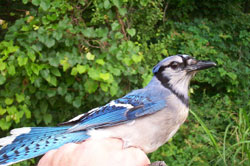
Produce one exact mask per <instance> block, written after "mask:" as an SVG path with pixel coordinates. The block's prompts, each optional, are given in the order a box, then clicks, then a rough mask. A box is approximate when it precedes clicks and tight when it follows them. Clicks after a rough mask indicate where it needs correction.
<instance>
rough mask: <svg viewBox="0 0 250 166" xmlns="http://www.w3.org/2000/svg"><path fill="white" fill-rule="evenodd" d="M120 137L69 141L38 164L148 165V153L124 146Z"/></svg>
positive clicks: (46, 165)
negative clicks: (77, 142)
mask: <svg viewBox="0 0 250 166" xmlns="http://www.w3.org/2000/svg"><path fill="white" fill-rule="evenodd" d="M122 146H123V142H122V140H120V139H114V138H105V139H89V140H86V141H84V142H82V143H79V144H76V143H69V144H66V145H64V146H62V147H60V148H59V149H55V150H51V151H49V152H48V153H46V154H45V155H44V156H43V157H42V159H41V160H40V161H39V163H38V166H64V165H67V166H100V165H101V166H111V165H112V166H113V165H114V166H116V165H119V166H146V165H149V164H150V161H149V159H148V157H147V155H146V154H145V153H144V152H143V151H142V150H140V149H138V148H135V147H130V148H123V147H122Z"/></svg>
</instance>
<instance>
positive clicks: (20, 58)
mask: <svg viewBox="0 0 250 166" xmlns="http://www.w3.org/2000/svg"><path fill="white" fill-rule="evenodd" d="M17 61H18V65H19V66H24V65H26V64H27V62H28V58H27V57H24V55H21V56H18V58H17Z"/></svg>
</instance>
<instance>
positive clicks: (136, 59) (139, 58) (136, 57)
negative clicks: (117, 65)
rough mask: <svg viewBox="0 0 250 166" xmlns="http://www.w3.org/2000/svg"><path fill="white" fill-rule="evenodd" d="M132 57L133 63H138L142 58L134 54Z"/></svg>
mask: <svg viewBox="0 0 250 166" xmlns="http://www.w3.org/2000/svg"><path fill="white" fill-rule="evenodd" d="M132 59H133V61H134V62H135V63H139V62H141V60H142V55H138V54H134V55H132Z"/></svg>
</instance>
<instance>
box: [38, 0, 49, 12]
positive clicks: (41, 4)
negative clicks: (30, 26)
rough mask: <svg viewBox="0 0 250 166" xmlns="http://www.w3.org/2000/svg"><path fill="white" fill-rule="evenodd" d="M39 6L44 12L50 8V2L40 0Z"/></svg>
mask: <svg viewBox="0 0 250 166" xmlns="http://www.w3.org/2000/svg"><path fill="white" fill-rule="evenodd" d="M40 6H41V8H42V9H43V10H44V11H47V10H48V9H49V7H50V0H41V3H40Z"/></svg>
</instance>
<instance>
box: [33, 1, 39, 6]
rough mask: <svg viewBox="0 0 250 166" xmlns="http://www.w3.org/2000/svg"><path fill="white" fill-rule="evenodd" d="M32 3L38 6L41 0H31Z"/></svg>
mask: <svg viewBox="0 0 250 166" xmlns="http://www.w3.org/2000/svg"><path fill="white" fill-rule="evenodd" d="M31 2H32V4H33V5H35V6H38V5H40V3H41V0H32V1H31Z"/></svg>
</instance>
